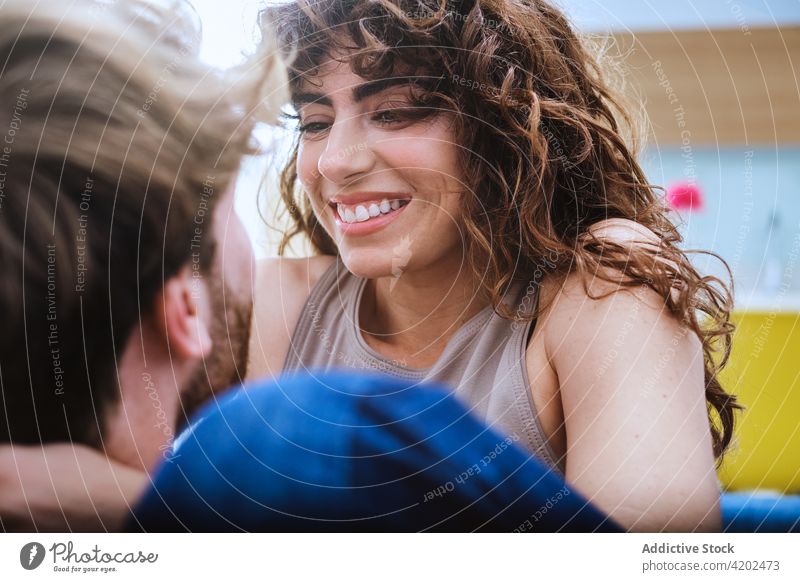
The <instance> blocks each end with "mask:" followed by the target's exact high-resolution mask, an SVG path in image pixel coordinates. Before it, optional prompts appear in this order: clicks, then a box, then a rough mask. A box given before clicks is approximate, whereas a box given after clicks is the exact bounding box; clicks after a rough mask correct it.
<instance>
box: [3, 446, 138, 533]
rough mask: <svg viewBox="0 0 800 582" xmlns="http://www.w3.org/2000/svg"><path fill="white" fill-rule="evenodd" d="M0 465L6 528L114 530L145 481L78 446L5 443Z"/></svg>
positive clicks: (21, 529)
mask: <svg viewBox="0 0 800 582" xmlns="http://www.w3.org/2000/svg"><path fill="white" fill-rule="evenodd" d="M0 467H1V468H2V470H0V523H1V524H2V527H1V528H0V529H2V530H5V531H39V532H61V531H73V532H76V531H119V530H120V529H121V528H122V526H123V524H124V523H125V520H126V519H127V518H128V515H129V511H130V508H131V507H132V506H133V505H134V504H135V503H136V501H137V500H138V499H139V496H140V495H141V494H142V492H143V491H144V488H145V486H146V485H147V484H148V483H149V479H148V477H147V475H146V474H145V473H142V472H140V471H135V470H133V469H130V468H128V467H125V466H123V465H119V464H115V463H112V462H111V461H109V460H108V458H107V457H106V456H105V455H103V454H102V453H100V452H98V451H95V450H93V449H90V448H89V447H85V446H80V445H76V446H72V445H70V444H54V445H47V446H45V447H40V446H39V447H37V446H20V445H14V446H12V445H4V446H2V447H0Z"/></svg>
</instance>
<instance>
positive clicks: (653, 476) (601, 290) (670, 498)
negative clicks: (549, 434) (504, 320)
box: [544, 274, 721, 531]
mask: <svg viewBox="0 0 800 582" xmlns="http://www.w3.org/2000/svg"><path fill="white" fill-rule="evenodd" d="M616 289H617V287H616V285H615V284H614V283H609V282H606V281H602V280H599V279H593V280H592V281H591V282H590V283H589V293H590V294H591V295H592V296H597V295H602V294H605V293H606V292H608V291H612V290H616ZM548 312H549V313H548V315H547V321H546V329H545V331H544V334H545V335H544V342H545V349H546V352H547V354H548V358H549V361H550V362H551V365H552V367H553V368H554V370H555V372H556V374H557V375H558V379H559V390H560V396H561V400H562V404H563V408H564V418H565V424H566V432H567V469H566V476H567V480H568V481H569V482H570V483H572V484H573V485H574V486H575V487H576V488H577V489H578V490H579V491H581V492H583V493H584V494H585V495H586V496H587V497H588V498H590V499H591V500H592V501H594V502H595V503H596V504H597V505H598V506H599V507H600V508H601V509H603V510H605V511H606V512H607V513H609V514H610V515H611V516H612V517H614V518H615V519H616V520H617V521H618V522H619V523H620V524H622V525H623V526H624V527H627V528H629V529H632V530H638V531H660V530H674V531H688V530H702V531H714V530H719V529H720V527H721V521H720V519H721V518H720V510H719V486H718V482H717V477H716V473H715V466H714V456H713V452H712V441H711V432H710V427H709V421H708V413H707V409H706V401H705V392H704V365H703V353H702V350H701V344H700V341H699V339H698V338H697V337H696V336H695V335H694V334H693V333H692V332H690V331H687V330H686V328H684V327H683V326H682V325H681V324H680V322H679V321H677V319H675V318H674V317H673V316H672V315H671V314H670V313H669V312H668V311H667V310H666V307H665V306H664V301H663V299H662V298H661V297H659V296H658V295H657V294H656V293H655V291H653V290H651V289H649V288H646V287H639V288H633V289H631V290H620V291H615V292H614V293H612V294H611V295H609V296H607V297H604V298H602V299H592V298H590V297H589V296H588V295H587V293H586V291H585V290H584V287H583V282H582V281H581V280H580V276H579V275H577V274H575V275H572V276H570V277H569V278H568V279H567V280H566V282H565V284H564V286H563V287H562V288H561V289H560V290H558V292H557V299H556V300H555V301H554V303H553V304H552V306H551V308H550V309H549V310H548Z"/></svg>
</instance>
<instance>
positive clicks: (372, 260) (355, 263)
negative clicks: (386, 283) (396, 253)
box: [339, 247, 403, 279]
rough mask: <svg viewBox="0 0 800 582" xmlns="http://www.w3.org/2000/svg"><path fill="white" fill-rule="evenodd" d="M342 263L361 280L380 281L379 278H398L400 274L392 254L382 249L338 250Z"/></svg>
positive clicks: (399, 267) (398, 263)
mask: <svg viewBox="0 0 800 582" xmlns="http://www.w3.org/2000/svg"><path fill="white" fill-rule="evenodd" d="M339 253H340V254H341V256H342V262H343V263H344V266H345V267H347V270H348V271H350V272H351V273H352V274H353V275H355V276H356V277H361V278H362V279H380V278H381V277H391V276H398V275H400V274H401V273H402V270H403V269H402V267H401V266H400V263H401V262H402V261H398V260H397V259H395V261H394V263H395V264H394V266H393V261H392V254H391V252H390V251H385V250H383V249H348V248H346V247H345V248H340V249H339Z"/></svg>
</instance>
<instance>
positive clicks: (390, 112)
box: [374, 109, 403, 125]
mask: <svg viewBox="0 0 800 582" xmlns="http://www.w3.org/2000/svg"><path fill="white" fill-rule="evenodd" d="M374 119H375V121H377V122H379V123H383V124H385V125H389V124H392V123H397V122H399V121H402V120H403V117H402V116H401V114H400V112H399V111H396V110H394V109H384V110H382V111H377V112H376V113H375V116H374Z"/></svg>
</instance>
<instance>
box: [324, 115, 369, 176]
mask: <svg viewBox="0 0 800 582" xmlns="http://www.w3.org/2000/svg"><path fill="white" fill-rule="evenodd" d="M373 165H374V156H373V153H372V151H371V149H370V147H369V143H368V142H367V139H366V136H365V135H364V134H363V132H362V131H360V120H359V119H358V118H350V119H344V120H341V121H336V122H334V123H333V125H332V126H331V128H330V131H329V132H328V137H327V140H326V144H325V150H324V151H323V152H322V155H321V156H320V157H319V160H318V161H317V170H318V171H319V173H320V175H322V176H323V177H324V178H325V179H326V180H328V181H330V182H333V183H334V184H338V185H344V184H347V183H350V182H352V181H353V180H356V179H358V178H360V177H361V176H363V175H365V174H367V173H368V172H369V171H371V170H372V168H373Z"/></svg>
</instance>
